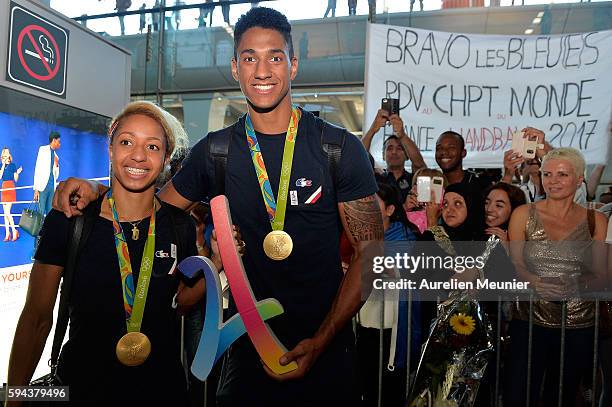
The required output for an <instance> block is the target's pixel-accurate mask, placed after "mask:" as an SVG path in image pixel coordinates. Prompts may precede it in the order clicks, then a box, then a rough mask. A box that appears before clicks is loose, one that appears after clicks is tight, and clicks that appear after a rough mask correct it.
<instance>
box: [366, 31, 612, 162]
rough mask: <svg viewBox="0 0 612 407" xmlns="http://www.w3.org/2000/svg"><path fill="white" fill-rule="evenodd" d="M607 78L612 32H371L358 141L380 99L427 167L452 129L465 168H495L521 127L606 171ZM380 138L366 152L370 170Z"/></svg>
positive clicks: (610, 87) (611, 101)
mask: <svg viewBox="0 0 612 407" xmlns="http://www.w3.org/2000/svg"><path fill="white" fill-rule="evenodd" d="M611 73H612V31H601V32H589V33H582V34H564V35H533V36H518V35H517V36H502V35H476V34H456V33H447V32H438V31H428V30H420V29H415V28H410V27H398V26H391V25H381V24H370V25H369V27H368V38H367V52H366V75H365V84H366V88H365V114H364V117H365V123H364V133H365V132H366V131H367V129H368V128H369V127H370V125H371V124H372V121H373V120H374V117H375V116H376V112H377V110H378V109H379V108H380V105H381V99H382V98H385V97H387V98H399V99H400V109H401V110H400V116H401V118H402V120H403V121H404V125H405V127H406V133H407V134H408V135H409V136H410V137H411V138H412V139H413V140H414V141H415V142H416V143H417V145H418V146H419V148H420V150H421V152H422V154H423V156H424V157H425V160H426V161H427V163H428V165H430V166H436V164H435V160H434V153H435V144H436V139H437V138H438V136H439V135H440V133H442V132H444V131H446V130H449V129H450V130H454V131H456V132H458V133H460V134H462V135H463V137H464V139H465V143H466V149H467V152H468V153H467V157H466V159H465V160H464V165H465V167H502V162H503V152H504V151H505V150H508V149H510V147H511V145H512V133H513V132H514V131H516V130H521V129H522V128H524V127H527V126H531V127H535V128H538V129H541V130H543V131H544V132H545V134H546V140H547V141H548V142H550V143H551V144H552V145H553V146H554V147H561V146H563V147H574V148H577V149H579V150H580V151H582V153H583V154H584V156H585V158H586V160H587V163H589V164H604V163H606V160H607V152H608V144H609V141H610V134H609V127H610V125H609V123H610V118H611V106H612V78H611ZM387 132H389V129H387ZM382 133H383V131H382V130H381V131H379V133H378V134H377V135H376V136H375V137H374V140H373V143H372V154H373V155H374V157H375V158H376V159H377V160H380V159H381V155H380V154H381V153H380V151H381V148H382V141H383V140H382V139H383V137H382Z"/></svg>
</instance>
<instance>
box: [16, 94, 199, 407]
mask: <svg viewBox="0 0 612 407" xmlns="http://www.w3.org/2000/svg"><path fill="white" fill-rule="evenodd" d="M109 139H110V145H109V155H110V162H111V169H112V176H111V189H110V190H109V191H108V192H107V193H106V194H105V195H104V196H103V197H101V199H102V201H101V210H100V214H99V217H98V218H96V220H95V222H94V225H93V227H92V230H91V233H90V234H89V238H88V239H87V241H86V242H85V243H84V244H83V245H82V246H81V247H82V250H80V252H79V258H78V260H77V263H76V266H75V272H74V278H73V283H72V289H71V296H70V320H71V322H70V338H69V340H68V342H67V343H66V344H65V345H64V347H63V349H62V354H61V357H60V361H59V366H58V376H59V377H60V379H61V380H62V383H63V385H67V386H70V401H71V402H72V403H73V404H74V405H93V404H97V403H99V401H100V400H102V399H105V400H108V402H107V403H108V404H109V405H115V404H122V405H148V404H150V405H162V404H167V405H183V404H184V402H185V389H186V383H185V374H184V369H183V367H182V365H181V355H180V330H179V325H178V323H179V315H178V313H177V310H176V308H174V307H173V299H174V297H175V295H176V300H177V302H178V308H179V309H186V308H188V307H189V306H190V305H192V304H195V303H196V302H197V301H199V300H200V299H201V298H202V296H203V293H204V280H203V279H201V280H199V281H198V282H197V283H196V284H195V285H194V286H193V287H191V288H190V287H187V286H185V285H183V284H182V283H179V281H178V280H177V279H176V278H175V277H174V275H173V267H174V264H175V262H176V264H178V263H180V261H181V260H182V259H183V258H184V257H187V256H190V255H195V254H196V253H197V251H196V245H195V231H194V228H193V223H192V221H191V220H190V218H189V215H188V214H186V213H184V212H183V211H181V210H179V209H177V208H175V207H172V206H170V205H168V204H165V203H162V202H161V201H159V200H158V199H156V198H155V181H156V179H157V177H158V176H159V175H160V173H161V172H162V170H163V168H164V166H165V165H166V164H167V163H168V161H169V160H170V157H171V155H172V153H173V152H174V150H175V146H177V145H182V144H183V143H184V142H185V140H186V135H185V131H184V130H183V128H182V127H181V125H180V123H179V122H178V120H176V118H174V117H173V116H172V115H170V114H169V113H168V112H166V111H164V110H163V109H161V108H159V107H157V106H156V105H154V104H152V103H149V102H133V103H130V104H129V105H128V106H127V107H126V108H125V109H124V110H123V112H121V113H120V114H119V115H118V116H117V117H116V118H115V119H114V120H113V122H112V125H111V127H110V130H109ZM179 224H183V225H186V226H187V227H184V228H178V227H175V225H179ZM69 225H70V223H69V220H68V219H67V218H66V217H65V216H64V215H63V214H62V213H61V212H58V211H55V210H53V211H51V212H50V214H49V215H48V216H47V218H46V219H45V223H44V226H43V229H42V233H41V241H40V246H39V248H38V250H37V252H36V255H35V259H36V262H35V263H34V266H33V268H32V272H31V275H30V286H29V293H28V297H27V300H26V304H25V306H24V309H23V312H22V314H21V318H20V320H19V324H18V326H17V330H16V333H15V340H14V343H13V349H12V352H11V361H10V367H9V378H8V382H9V383H10V384H11V385H25V384H27V383H28V382H29V380H30V378H31V376H32V373H33V371H34V368H35V367H36V365H37V364H38V359H39V358H40V354H41V352H42V350H43V347H44V344H45V341H46V338H47V335H48V333H49V330H50V328H51V326H52V323H53V305H54V304H55V299H56V295H57V291H58V286H59V283H60V279H61V275H62V271H63V268H64V266H65V260H66V259H65V257H66V247H68V246H69V244H68V243H69V242H68V241H67V239H68V235H69ZM176 238H178V241H177V239H176ZM177 245H178V255H176V254H175V253H176V251H177ZM181 246H182V247H181ZM153 253H155V255H153ZM150 262H152V271H151V268H150V267H147V266H146V264H147V263H150ZM141 264H143V265H145V266H144V267H143V268H141ZM120 265H121V271H120ZM130 266H131V270H129V268H130ZM147 269H148V270H147ZM147 271H148V273H150V278H148V279H147V278H144V277H143V278H142V281H139V276H140V275H141V274H142V275H145V276H146V274H148V273H147ZM130 278H131V280H132V281H131V282H130ZM144 281H148V282H149V284H148V292H147V286H146V284H141V283H142V282H144ZM137 282H138V283H137ZM134 287H136V289H135V290H134ZM141 290H144V292H145V295H144V298H145V299H144V305H146V307H145V308H144V315H142V314H141V318H138V313H137V312H136V309H137V307H139V304H138V301H141V300H140V299H139V296H138V295H137V296H136V298H135V299H133V301H132V302H133V303H130V299H129V297H130V292H131V293H136V294H138V293H140V292H142V291H141ZM131 297H132V298H133V294H132V295H131ZM144 305H143V307H144ZM132 307H134V310H135V312H134V313H132V312H131V310H132ZM139 319H140V321H139ZM140 322H141V323H142V325H141V327H140V329H138V325H139V324H140ZM126 330H127V331H129V332H130V334H136V335H141V336H142V335H145V336H146V337H147V338H148V339H149V341H150V349H151V351H150V355H148V357H147V356H146V354H145V355H139V356H140V357H141V360H138V361H134V360H133V359H132V357H133V356H134V354H130V353H123V352H122V349H124V347H125V346H126V345H128V343H126V341H125V338H126V337H127V336H128V335H130V334H127V335H126ZM145 342H146V341H145ZM137 362H141V364H140V365H137V366H131V365H132V364H134V363H137Z"/></svg>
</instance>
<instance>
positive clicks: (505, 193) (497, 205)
mask: <svg viewBox="0 0 612 407" xmlns="http://www.w3.org/2000/svg"><path fill="white" fill-rule="evenodd" d="M485 197H486V198H485V224H486V228H485V230H484V232H485V235H489V236H490V235H495V236H497V237H499V238H500V239H501V241H502V242H507V241H508V224H509V223H510V215H511V214H512V211H514V210H515V209H516V208H518V207H519V206H521V205H524V204H525V203H526V199H525V194H524V193H523V191H522V190H521V189H520V188H518V187H515V186H514V185H510V184H506V183H505V182H499V183H497V184H495V185H492V186H491V187H489V188H488V189H487V191H486V193H485Z"/></svg>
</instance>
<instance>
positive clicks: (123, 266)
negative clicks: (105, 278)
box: [106, 190, 155, 332]
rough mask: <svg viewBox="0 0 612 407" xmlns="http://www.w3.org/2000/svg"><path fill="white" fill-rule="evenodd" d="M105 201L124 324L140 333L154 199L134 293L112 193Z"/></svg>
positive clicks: (152, 244) (152, 238)
mask: <svg viewBox="0 0 612 407" xmlns="http://www.w3.org/2000/svg"><path fill="white" fill-rule="evenodd" d="M106 197H107V198H108V203H109V204H110V207H111V210H112V212H113V229H114V234H115V246H116V248H117V258H118V260H119V271H120V272H121V286H122V288H123V307H124V309H125V322H126V324H127V331H128V332H139V331H140V326H141V325H142V316H143V315H144V308H145V304H146V302H147V293H148V292H149V282H150V281H151V273H152V271H153V254H154V252H155V199H153V212H152V213H151V220H150V223H149V233H148V234H147V242H146V243H145V248H144V253H143V254H142V261H141V263H140V273H139V274H138V284H137V286H136V291H134V277H133V275H132V263H131V262H130V253H129V251H128V245H127V243H126V240H125V235H124V233H123V229H122V228H121V223H119V216H118V215H117V208H116V207H115V200H114V199H113V197H112V193H111V190H109V191H108V193H107V195H106Z"/></svg>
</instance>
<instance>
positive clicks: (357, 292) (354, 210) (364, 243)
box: [313, 195, 384, 349]
mask: <svg viewBox="0 0 612 407" xmlns="http://www.w3.org/2000/svg"><path fill="white" fill-rule="evenodd" d="M338 210H339V212H340V219H341V221H342V225H343V227H344V232H345V234H346V235H347V237H348V239H349V241H350V242H351V245H352V246H353V249H354V254H353V257H352V259H351V264H350V265H349V268H348V271H347V272H346V274H345V275H344V278H343V280H342V283H341V285H340V288H339V290H338V293H337V294H336V298H335V299H334V302H333V304H332V307H331V309H330V310H329V312H328V314H327V316H326V318H325V320H324V321H323V323H322V324H321V326H320V328H319V330H318V331H317V333H316V335H315V337H314V338H313V340H314V341H315V343H317V344H318V346H321V348H322V349H325V347H327V345H328V344H329V343H330V342H331V341H332V339H333V338H334V336H335V335H336V334H337V333H338V331H340V330H341V329H342V327H344V326H345V325H346V324H347V323H348V322H349V321H350V320H351V318H352V317H353V316H354V315H355V314H356V313H357V311H359V308H361V304H362V302H363V301H362V298H361V297H362V290H361V281H362V271H363V272H364V273H363V274H364V276H365V275H368V276H369V275H370V274H371V272H372V267H371V266H370V267H368V266H367V265H368V264H370V265H371V264H372V257H374V256H375V255H380V254H381V252H382V245H381V243H382V239H383V233H384V232H383V222H382V213H381V210H380V207H379V205H378V201H377V200H376V196H375V195H370V196H368V197H365V198H361V199H357V200H355V201H350V202H341V203H338ZM362 268H363V270H362ZM366 269H367V270H366ZM330 272H332V271H331V270H330Z"/></svg>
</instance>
